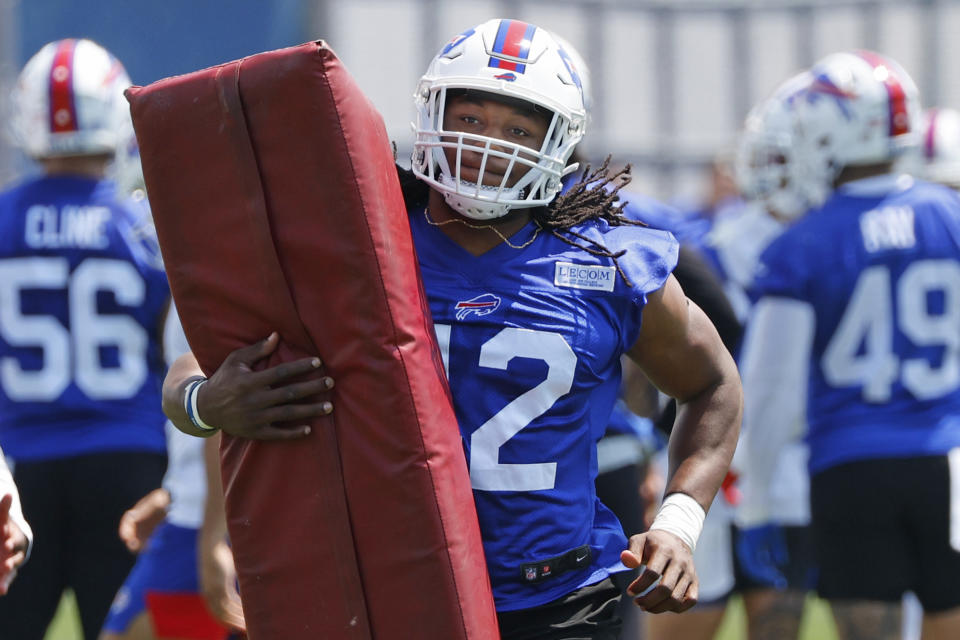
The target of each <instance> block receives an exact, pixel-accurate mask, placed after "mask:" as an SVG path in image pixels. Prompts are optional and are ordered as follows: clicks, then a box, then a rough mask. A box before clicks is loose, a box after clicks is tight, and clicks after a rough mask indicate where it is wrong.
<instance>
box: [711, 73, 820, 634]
mask: <svg viewBox="0 0 960 640" xmlns="http://www.w3.org/2000/svg"><path fill="white" fill-rule="evenodd" d="M811 81H812V76H811V75H810V74H809V73H808V72H803V73H801V74H798V75H796V76H794V77H792V78H790V79H789V80H787V82H785V83H783V85H781V86H780V87H778V88H777V90H776V91H775V92H774V94H773V95H772V96H771V97H769V98H767V99H766V100H764V101H763V102H761V103H760V104H758V105H757V106H756V107H754V109H753V110H751V112H750V114H749V115H748V116H747V119H746V122H745V125H744V130H743V132H742V134H741V137H740V143H739V147H738V154H737V178H738V182H739V184H740V188H741V191H742V192H743V193H744V195H745V197H747V198H748V200H749V201H750V203H751V206H752V207H754V209H755V213H752V214H751V216H750V217H749V218H747V217H746V216H745V217H744V219H743V222H745V223H747V224H749V231H752V232H753V233H748V229H746V228H741V230H740V231H741V233H740V236H739V237H741V238H743V239H744V240H746V242H745V243H744V242H741V243H740V255H741V257H742V258H743V260H742V261H741V263H742V264H741V268H740V269H739V272H740V273H742V274H743V277H742V278H741V279H740V281H739V284H740V286H741V287H742V289H743V290H744V291H745V292H746V291H749V289H750V288H751V286H752V279H753V276H754V274H755V272H756V264H757V260H758V259H759V257H760V253H761V252H762V251H763V249H764V248H765V247H766V246H767V245H769V244H770V242H771V241H772V240H773V239H774V238H775V237H777V236H778V235H779V234H780V233H782V231H783V229H784V225H786V224H789V223H790V221H792V220H795V219H797V218H798V217H800V216H802V215H803V214H804V213H805V212H806V211H807V210H808V209H809V208H810V207H811V206H812V204H813V202H814V201H816V200H817V198H819V199H822V197H823V194H822V191H823V190H824V188H825V180H824V177H823V176H815V175H808V171H809V170H810V169H812V168H811V167H807V166H806V165H805V164H804V163H802V162H800V161H799V160H798V158H797V157H796V154H797V151H796V149H797V147H796V140H795V139H796V134H795V129H796V127H797V126H798V122H797V118H796V113H795V109H793V108H792V101H793V99H794V96H795V95H796V94H797V93H798V92H800V91H803V90H805V89H806V88H807V87H808V86H809V84H810V82H811ZM748 221H749V222H748ZM724 235H725V236H728V237H730V239H731V241H733V240H734V234H731V233H729V232H728V233H726V234H724ZM744 244H745V245H746V250H744ZM745 298H746V294H745ZM747 299H748V298H747ZM746 312H747V313H749V309H747V310H746ZM746 393H747V394H749V393H750V391H747V392H746ZM795 418H796V417H795ZM766 428H767V427H766V425H764V424H753V423H750V424H749V425H748V423H746V422H745V423H744V429H743V431H742V432H741V434H740V445H739V447H738V452H737V455H735V456H734V467H735V468H737V467H738V466H740V465H739V463H740V462H742V461H743V458H744V456H743V452H744V450H745V449H746V447H747V446H749V445H748V444H747V440H748V439H749V438H750V437H751V436H752V435H753V436H755V437H756V440H755V442H754V443H753V444H754V446H756V447H762V446H763V443H764V440H763V436H764V430H765V429H766ZM754 431H758V432H759V433H758V434H754ZM804 433H805V425H804V424H803V421H802V419H796V421H795V422H794V424H793V425H792V428H791V438H790V441H789V443H788V444H787V445H785V446H784V447H783V449H782V450H776V451H769V452H768V455H767V456H766V457H763V458H760V459H759V460H758V459H757V458H758V456H754V457H753V458H752V459H751V461H752V462H753V463H754V464H764V465H766V466H767V467H769V469H764V470H763V471H761V472H758V473H752V472H751V468H750V467H749V465H747V466H743V468H738V469H737V470H738V473H739V476H740V483H739V486H740V489H741V494H742V498H741V502H740V504H739V505H738V507H737V513H736V517H735V521H736V525H737V531H736V566H737V588H738V590H739V591H740V592H741V593H742V594H743V600H744V605H745V609H746V612H747V623H748V626H749V634H750V637H751V638H754V639H756V640H763V639H766V638H769V639H771V640H776V639H780V638H795V637H797V633H798V630H799V626H800V619H801V617H802V614H803V609H804V603H805V600H806V595H807V593H808V592H809V591H810V590H811V589H812V588H813V586H814V583H813V581H814V578H815V575H816V574H815V571H816V570H815V565H814V562H813V549H812V545H813V541H812V532H811V530H810V528H809V522H810V508H809V480H808V477H807V470H806V461H807V450H806V446H805V445H804V443H803V435H804ZM758 479H759V481H760V483H762V484H758V482H757V480H758Z"/></svg>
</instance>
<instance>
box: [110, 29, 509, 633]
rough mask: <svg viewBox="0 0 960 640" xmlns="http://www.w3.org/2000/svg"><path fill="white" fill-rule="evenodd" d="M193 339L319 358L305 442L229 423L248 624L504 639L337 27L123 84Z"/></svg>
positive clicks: (393, 192)
mask: <svg viewBox="0 0 960 640" xmlns="http://www.w3.org/2000/svg"><path fill="white" fill-rule="evenodd" d="M127 97H128V99H129V101H130V104H131V112H132V115H133V121H134V127H135V129H136V133H137V140H138V142H139V144H140V151H141V156H142V159H143V170H144V176H145V178H146V185H147V192H148V193H149V196H150V203H151V206H152V208H153V213H154V218H155V222H156V226H157V233H158V235H159V238H160V245H161V249H162V252H163V257H164V261H165V263H166V266H167V272H168V275H169V278H170V285H171V289H172V291H173V296H174V299H175V301H176V304H177V308H178V311H179V313H180V316H181V319H182V321H183V325H184V329H185V331H186V334H187V338H188V340H189V341H190V345H191V346H192V348H193V351H194V353H195V354H196V356H197V359H198V360H199V362H200V365H201V367H202V368H203V370H204V371H205V372H206V373H207V374H208V375H210V374H212V372H213V371H214V370H216V369H217V367H218V366H219V365H220V363H221V362H222V361H223V359H224V358H225V357H226V356H227V354H228V353H230V352H231V351H232V350H234V349H236V348H238V347H241V346H244V345H248V344H252V343H254V342H256V341H257V340H261V339H263V338H265V337H266V336H267V335H269V334H270V332H271V331H274V330H276V331H278V332H279V334H280V337H281V342H280V345H279V347H278V349H277V351H276V352H275V353H274V354H273V355H272V356H271V357H270V358H269V360H268V361H267V362H264V363H260V365H259V366H260V367H261V368H262V367H266V366H273V365H276V364H279V363H281V362H288V361H291V360H294V359H297V358H302V357H307V356H313V355H317V356H319V357H320V358H321V359H322V360H323V362H324V366H323V368H322V369H321V371H320V372H319V373H318V374H317V375H323V374H327V375H330V376H331V377H333V378H334V379H335V380H336V387H335V388H334V390H333V392H332V401H333V403H334V407H335V409H334V412H333V413H332V414H331V415H330V416H327V417H324V418H321V419H317V420H314V421H313V422H312V432H311V434H310V435H309V436H307V437H306V438H304V439H299V440H295V441H287V442H257V441H250V440H242V439H234V438H230V437H225V438H224V444H223V446H222V450H221V470H222V475H223V480H224V487H225V493H226V504H227V520H228V528H229V531H230V536H231V543H232V545H233V549H234V554H235V558H236V562H237V569H238V574H239V580H240V590H241V594H242V598H243V607H244V613H245V616H246V620H247V624H248V626H249V636H250V638H251V639H252V640H275V639H278V638H283V639H284V640H296V639H298V638H303V639H304V640H307V639H309V640H314V639H316V638H330V639H339V638H349V639H353V638H374V637H375V638H377V639H378V640H384V639H391V638H397V639H404V640H406V639H409V638H444V639H445V640H447V639H455V638H471V639H474V638H476V639H479V638H497V637H499V636H498V632H497V623H496V615H495V612H494V607H493V599H492V596H491V594H490V585H489V579H488V577H487V573H486V567H485V562H484V559H483V550H482V546H481V540H480V533H479V528H478V525H477V518H476V512H475V510H474V506H473V497H472V493H471V489H470V481H469V476H468V473H467V469H466V462H465V460H464V456H463V449H462V445H461V441H460V435H459V431H458V428H457V423H456V418H455V416H454V413H453V409H452V406H451V403H450V396H449V390H448V389H447V387H446V383H445V379H444V376H443V366H442V362H441V360H440V356H439V352H438V349H437V347H436V344H435V340H434V337H433V331H432V325H431V321H430V317H429V311H428V310H427V306H426V303H425V297H424V292H423V287H422V284H421V282H420V280H419V272H418V270H417V263H416V257H415V254H414V249H413V244H412V241H411V238H410V230H409V226H408V223H407V216H406V211H405V207H404V204H403V197H402V194H401V192H400V186H399V182H398V180H397V177H396V172H395V168H394V158H393V153H392V149H391V146H390V143H389V140H388V138H387V135H386V131H385V128H384V125H383V121H382V118H381V117H380V115H379V114H378V113H377V111H376V110H375V109H374V108H373V106H372V105H371V104H370V102H369V101H368V100H367V98H366V97H365V96H364V95H363V93H362V92H361V91H360V90H359V89H358V88H357V86H356V84H355V83H354V81H353V79H352V78H351V77H350V75H349V74H348V73H347V71H346V70H345V69H344V67H343V65H342V64H341V63H340V61H339V60H338V59H337V57H336V55H335V54H334V53H333V51H332V50H331V49H330V48H328V47H327V46H326V45H325V44H324V43H322V42H316V43H308V44H304V45H301V46H298V47H292V48H289V49H283V50H279V51H272V52H268V53H263V54H259V55H255V56H251V57H248V58H244V59H242V60H238V61H234V62H230V63H227V64H223V65H220V66H217V67H213V68H210V69H205V70H202V71H198V72H195V73H191V74H187V75H184V76H178V77H174V78H167V79H164V80H160V81H159V82H156V83H154V84H152V85H150V86H148V87H142V88H141V87H134V88H131V89H130V90H128V92H127Z"/></svg>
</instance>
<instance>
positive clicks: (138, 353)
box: [0, 39, 170, 640]
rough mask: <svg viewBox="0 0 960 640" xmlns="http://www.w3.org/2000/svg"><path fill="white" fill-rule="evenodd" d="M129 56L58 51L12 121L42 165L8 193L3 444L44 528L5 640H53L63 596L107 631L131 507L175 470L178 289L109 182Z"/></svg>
mask: <svg viewBox="0 0 960 640" xmlns="http://www.w3.org/2000/svg"><path fill="white" fill-rule="evenodd" d="M129 85H130V80H129V78H128V77H127V74H126V72H125V71H124V68H123V66H122V65H121V63H120V62H119V61H118V60H117V59H116V58H115V57H113V56H112V55H111V54H110V53H109V52H107V51H106V50H105V49H103V48H102V47H100V46H99V45H97V44H96V43H94V42H92V41H89V40H73V39H69V40H60V41H56V42H51V43H49V44H48V45H46V46H44V47H43V48H42V49H41V50H40V51H39V52H38V53H37V54H36V55H34V56H33V57H32V58H31V59H30V61H29V62H28V63H27V64H26V66H25V67H24V69H23V71H22V72H21V74H20V77H19V79H18V83H17V87H16V91H15V95H14V102H15V108H16V113H15V115H14V121H13V130H14V133H15V134H16V136H17V143H18V144H19V145H20V146H21V148H22V149H23V150H24V151H25V152H26V153H27V154H28V155H29V156H30V157H32V158H33V159H34V160H36V162H37V163H38V165H39V167H40V168H41V170H42V172H41V174H40V175H39V176H36V177H32V178H28V179H27V180H25V181H24V182H22V183H20V184H18V185H15V186H13V187H12V188H10V189H9V190H7V191H6V192H4V193H2V194H0V445H2V446H3V448H4V451H5V452H6V454H7V455H8V456H9V458H10V459H11V460H12V461H13V463H14V465H13V473H14V478H15V479H16V481H17V484H18V486H19V487H20V493H21V498H22V500H23V510H24V515H25V516H26V517H27V519H28V520H29V521H30V523H31V525H32V526H33V528H34V532H35V534H36V544H35V546H34V549H33V553H32V557H31V560H30V562H29V563H28V564H27V565H26V566H25V567H24V569H23V570H22V571H21V574H20V576H19V577H18V579H17V582H15V583H14V585H13V587H12V588H11V590H10V593H9V595H8V596H7V597H5V598H3V599H2V600H0V636H2V637H4V638H17V639H18V640H32V639H34V638H37V639H39V638H42V637H43V635H44V632H45V630H46V627H47V625H48V623H49V622H50V619H51V617H52V616H53V614H54V611H55V610H56V608H57V605H58V603H59V601H60V597H61V594H62V593H63V591H64V589H67V588H70V589H72V590H73V592H74V593H75V594H76V599H77V604H78V607H79V610H80V616H81V619H82V625H83V632H84V636H85V637H86V638H87V639H88V640H90V639H93V638H96V637H97V633H98V632H99V630H100V626H101V624H102V623H103V620H104V617H105V616H106V613H107V610H108V609H109V607H110V602H111V600H112V599H113V596H114V594H115V593H116V591H117V588H118V587H119V586H120V584H121V583H122V581H123V579H124V577H125V576H126V574H127V573H128V572H129V570H130V568H131V566H132V565H133V560H134V556H133V554H131V553H130V552H129V551H128V550H127V549H126V547H125V546H124V544H123V543H122V542H121V541H120V540H119V539H118V538H117V535H116V531H117V526H118V524H119V522H120V517H121V515H122V514H123V512H124V511H125V510H126V509H128V508H130V507H131V506H132V505H133V504H134V503H135V502H136V501H137V500H138V499H139V498H140V497H142V496H143V495H145V494H146V493H148V492H149V491H150V490H152V489H154V488H156V487H158V486H159V485H160V480H161V477H162V475H163V471H164V467H165V466H166V456H165V442H164V434H163V424H164V419H163V415H162V413H161V412H160V382H161V379H162V375H163V371H164V364H163V358H162V354H161V346H160V342H159V336H160V334H161V329H162V326H163V318H164V314H165V313H166V309H167V306H168V303H169V296H170V294H169V289H168V286H167V281H166V277H165V275H164V272H163V269H162V265H161V264H160V259H159V253H158V251H157V247H156V243H155V241H151V238H150V235H149V233H147V232H145V229H148V228H149V223H148V220H147V212H146V211H145V210H143V209H142V208H137V207H135V206H134V204H133V203H132V202H124V201H121V200H120V199H118V196H117V193H116V187H115V185H114V183H113V182H112V181H109V180H106V179H105V178H104V176H105V175H106V171H107V168H108V165H109V164H110V162H111V160H112V159H113V157H114V153H115V152H116V150H117V147H118V145H119V144H120V143H121V141H122V140H126V139H128V137H129V115H128V114H127V109H126V104H125V101H124V99H123V96H122V91H123V90H124V89H125V88H126V87H127V86H129Z"/></svg>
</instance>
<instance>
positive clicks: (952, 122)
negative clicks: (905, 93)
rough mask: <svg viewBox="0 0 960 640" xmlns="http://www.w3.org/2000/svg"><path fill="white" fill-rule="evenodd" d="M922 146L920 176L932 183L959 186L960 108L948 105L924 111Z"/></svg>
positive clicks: (953, 187) (955, 187)
mask: <svg viewBox="0 0 960 640" xmlns="http://www.w3.org/2000/svg"><path fill="white" fill-rule="evenodd" d="M920 148H921V150H922V153H921V154H920V155H922V156H923V168H922V169H920V175H921V176H922V177H923V178H924V179H926V180H929V181H930V182H939V183H940V184H945V185H947V186H948V187H950V188H951V189H960V111H957V110H956V109H950V108H947V107H932V108H930V109H927V110H925V111H924V112H923V130H922V134H921V139H920Z"/></svg>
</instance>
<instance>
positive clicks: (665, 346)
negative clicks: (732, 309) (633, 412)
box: [628, 276, 736, 402]
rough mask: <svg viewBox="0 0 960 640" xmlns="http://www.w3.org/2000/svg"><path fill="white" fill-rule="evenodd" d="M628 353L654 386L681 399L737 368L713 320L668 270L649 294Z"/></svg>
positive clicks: (717, 381) (683, 399) (708, 386)
mask: <svg viewBox="0 0 960 640" xmlns="http://www.w3.org/2000/svg"><path fill="white" fill-rule="evenodd" d="M628 353H629V355H630V357H631V358H632V359H633V360H634V361H635V362H636V363H637V364H639V365H640V367H641V368H642V369H643V371H644V373H646V375H647V377H649V378H650V381H651V382H653V384H654V385H656V386H657V388H658V389H660V390H661V391H663V392H664V393H666V394H667V395H669V396H672V397H674V398H677V400H679V401H681V402H683V401H685V400H688V399H690V398H693V397H695V396H697V395H698V394H700V393H701V392H703V391H704V390H706V389H708V388H710V387H711V386H713V385H715V384H718V383H719V382H720V381H721V380H723V378H724V377H725V375H726V374H727V372H728V370H729V369H730V368H733V370H735V369H736V366H735V365H734V363H733V359H732V358H731V357H730V354H729V352H727V350H726V348H725V347H724V346H723V342H722V341H721V340H720V336H719V335H718V334H717V330H716V328H715V327H714V326H713V323H711V322H710V319H709V318H707V316H706V314H705V313H704V312H703V311H702V310H701V309H700V308H699V307H698V306H697V305H695V304H694V303H693V302H691V301H690V300H688V299H687V297H686V295H684V293H683V290H682V289H681V288H680V285H679V283H677V281H676V279H675V278H674V277H673V276H670V278H669V279H668V280H667V282H666V284H664V286H663V287H661V288H660V289H659V290H657V291H655V292H654V293H652V294H651V295H650V296H648V299H647V304H646V306H645V307H644V308H643V319H642V324H641V328H640V335H639V337H638V338H637V341H636V343H635V344H634V345H633V347H631V349H630V351H629V352H628Z"/></svg>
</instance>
